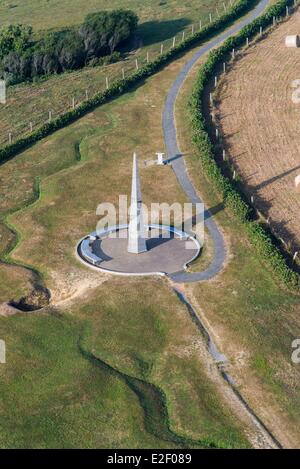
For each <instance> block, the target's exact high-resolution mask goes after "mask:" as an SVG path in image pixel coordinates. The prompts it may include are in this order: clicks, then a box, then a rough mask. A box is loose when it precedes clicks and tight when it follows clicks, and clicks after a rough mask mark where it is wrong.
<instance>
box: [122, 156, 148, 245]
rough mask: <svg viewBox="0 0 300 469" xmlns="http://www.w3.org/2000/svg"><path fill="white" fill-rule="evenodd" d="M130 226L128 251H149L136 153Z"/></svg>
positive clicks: (133, 169)
mask: <svg viewBox="0 0 300 469" xmlns="http://www.w3.org/2000/svg"><path fill="white" fill-rule="evenodd" d="M129 217H130V218H129V226H128V248H127V250H128V252H129V253H132V254H140V253H141V252H145V251H147V244H146V236H145V233H146V230H145V225H144V217H143V209H142V194H141V184H140V176H139V168H138V159H137V155H136V153H134V154H133V167H132V187H131V205H130V216H129Z"/></svg>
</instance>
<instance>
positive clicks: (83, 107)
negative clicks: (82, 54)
mask: <svg viewBox="0 0 300 469" xmlns="http://www.w3.org/2000/svg"><path fill="white" fill-rule="evenodd" d="M256 2H257V0H240V1H239V2H238V3H237V4H236V5H234V6H233V7H231V8H230V9H229V10H228V11H227V13H226V14H224V15H222V16H220V17H219V18H218V19H216V20H215V21H213V22H212V23H210V24H208V25H207V26H205V27H203V28H202V30H201V31H199V32H198V33H196V34H194V35H193V36H191V37H190V38H187V39H186V40H185V41H182V42H181V43H180V44H178V45H177V46H176V47H174V48H172V49H170V50H169V51H167V52H166V53H164V54H162V55H160V56H159V57H158V58H157V59H156V60H154V61H153V62H151V63H149V64H147V65H145V66H144V67H142V68H140V70H138V71H136V72H135V73H133V74H132V75H130V76H129V77H127V78H125V79H124V80H123V79H120V80H118V81H116V82H114V83H113V84H112V85H111V86H110V88H109V89H108V90H105V91H103V92H100V93H97V94H96V95H95V96H93V97H92V98H90V99H88V100H86V101H84V102H82V103H81V104H80V105H79V106H77V107H76V109H74V110H70V111H68V112H67V113H65V114H64V115H63V116H60V117H58V118H56V119H53V120H52V121H51V122H49V123H46V124H44V125H43V126H41V127H39V128H38V129H37V130H35V131H33V132H31V133H30V134H28V135H26V136H24V137H22V138H19V139H18V140H16V141H15V142H14V143H12V144H8V145H6V146H4V147H3V148H2V149H1V150H0V161H5V160H7V159H9V158H11V157H13V156H14V155H16V154H17V153H18V152H20V151H21V150H24V149H25V148H27V147H28V146H30V145H32V144H33V143H35V142H37V141H39V140H41V139H42V138H44V137H46V136H47V135H50V134H51V133H52V132H54V131H56V130H58V129H61V128H63V127H65V126H66V125H68V124H71V123H72V122H74V121H75V120H77V119H79V118H80V117H82V116H83V115H84V114H86V113H87V112H89V111H91V110H92V109H94V108H95V107H96V106H99V105H101V104H104V103H106V102H108V101H109V100H111V99H112V98H114V97H116V96H118V95H121V94H123V93H124V92H126V91H127V90H129V89H131V88H132V87H133V86H135V85H137V84H138V83H140V82H141V81H142V80H144V79H145V78H147V77H149V76H151V75H153V74H154V73H155V72H157V71H158V70H160V69H161V68H162V67H163V66H164V65H166V64H167V63H169V62H170V61H171V60H172V59H174V58H175V57H177V56H178V55H180V54H181V53H183V52H185V51H186V50H188V49H189V48H191V47H192V46H194V45H195V44H198V43H199V42H201V41H204V40H207V39H209V38H210V37H212V36H214V35H215V34H216V33H218V32H220V31H221V30H223V29H224V28H225V27H226V26H228V25H229V24H231V23H232V22H233V21H234V20H236V19H237V18H239V17H240V16H242V15H243V14H245V13H246V12H247V11H249V10H250V9H251V7H253V5H254V4H255V3H256Z"/></svg>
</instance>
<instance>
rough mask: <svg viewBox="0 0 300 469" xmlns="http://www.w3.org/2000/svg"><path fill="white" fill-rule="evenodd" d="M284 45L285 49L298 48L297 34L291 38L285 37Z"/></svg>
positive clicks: (299, 41)
mask: <svg viewBox="0 0 300 469" xmlns="http://www.w3.org/2000/svg"><path fill="white" fill-rule="evenodd" d="M285 45H286V47H299V46H300V39H299V36H298V34H295V35H293V36H286V38H285Z"/></svg>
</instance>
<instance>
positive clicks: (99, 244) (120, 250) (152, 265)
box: [77, 225, 201, 275]
mask: <svg viewBox="0 0 300 469" xmlns="http://www.w3.org/2000/svg"><path fill="white" fill-rule="evenodd" d="M147 228H148V229H149V233H151V235H149V239H147V249H148V251H147V252H143V253H141V254H130V253H128V252H127V244H128V237H127V230H128V226H127V225H122V226H118V227H111V228H108V229H107V230H103V231H102V232H100V233H98V234H96V233H92V234H90V235H89V236H87V237H86V238H84V239H83V240H81V242H80V243H79V245H78V248H77V254H78V255H79V257H80V259H81V261H83V262H84V263H86V264H88V265H90V266H91V267H93V268H96V269H99V270H101V271H104V272H109V273H114V274H119V275H154V274H160V275H166V274H172V273H175V272H178V271H181V270H183V269H185V268H186V265H187V264H188V263H190V262H191V261H192V260H194V259H195V258H196V257H197V256H198V255H199V252H200V249H201V247H200V244H199V242H198V240H197V239H196V238H195V237H194V235H190V234H187V233H184V232H182V231H179V230H176V229H174V228H172V227H166V226H161V225H149V227H147ZM111 234H114V235H116V237H111Z"/></svg>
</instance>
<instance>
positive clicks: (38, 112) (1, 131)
mask: <svg viewBox="0 0 300 469" xmlns="http://www.w3.org/2000/svg"><path fill="white" fill-rule="evenodd" d="M78 5H81V7H80V8H79V6H78ZM121 7H124V8H132V9H133V10H134V11H135V12H137V13H138V15H139V18H140V25H139V28H138V32H137V39H136V41H135V45H134V46H133V50H132V52H131V53H130V54H129V55H127V57H126V59H125V60H123V61H121V62H118V63H116V64H112V65H108V66H105V67H103V66H102V67H95V68H85V69H83V70H81V71H74V72H71V73H65V74H62V75H59V76H53V77H52V78H50V79H48V80H46V81H41V82H39V83H35V84H22V85H16V86H12V87H9V88H8V92H7V104H6V105H5V106H4V107H1V109H2V110H3V111H4V112H1V116H0V144H1V143H2V144H4V143H7V141H8V133H9V132H12V134H13V138H14V139H16V138H17V136H19V135H21V134H24V132H28V131H29V125H30V122H32V124H33V126H34V127H36V126H40V125H41V124H43V123H45V122H46V121H47V119H48V114H49V111H52V115H53V117H55V116H57V115H60V114H63V113H64V112H65V111H66V110H67V109H70V108H71V106H72V99H73V98H74V99H75V102H76V104H78V103H79V102H81V101H83V100H84V99H86V92H87V93H88V96H90V97H91V96H93V95H94V94H95V93H96V92H99V91H100V90H104V89H105V87H106V77H109V81H110V83H111V82H112V81H113V80H115V79H116V78H120V77H121V76H122V68H124V70H125V75H128V74H130V73H132V71H134V70H135V67H136V63H135V59H136V58H138V60H139V65H140V66H141V65H142V64H143V63H145V62H146V54H147V53H148V54H149V59H150V60H151V59H153V58H154V57H157V55H158V54H159V53H160V47H161V43H163V44H164V48H165V50H167V49H169V48H170V47H171V46H172V42H173V37H174V36H177V41H180V40H181V39H182V32H183V31H185V33H186V37H187V36H188V35H190V34H191V28H192V24H194V27H195V31H196V28H198V29H199V21H200V20H201V21H202V22H203V24H205V23H207V22H208V21H209V19H208V14H209V13H210V12H213V14H214V13H215V12H216V7H219V10H218V11H219V12H220V13H221V12H222V11H224V10H223V2H222V1H220V0H209V1H204V0H201V1H200V2H199V1H195V0H191V1H190V2H187V3H185V4H184V5H183V4H182V2H180V1H178V0H168V1H159V0H155V1H154V2H153V1H149V0H148V1H146V2H144V1H143V2H141V1H137V0H127V1H124V0H123V1H122V2H116V1H115V0H114V1H112V2H109V7H108V3H107V2H105V1H104V0H100V1H93V0H88V1H87V2H84V4H82V1H80V0H77V1H70V0H64V1H62V2H57V1H55V0H51V1H45V2H44V1H42V2H40V1H36V0H31V1H26V2H21V1H20V2H14V4H13V8H11V3H10V2H2V4H0V16H1V21H2V23H4V24H6V23H10V22H16V23H18V22H22V23H24V24H28V23H29V24H32V26H33V27H34V28H35V30H39V29H51V28H58V29H59V28H63V27H65V26H70V25H74V24H79V23H80V22H81V21H82V19H83V18H84V17H85V15H86V14H88V13H90V12H94V11H99V10H101V9H107V8H109V9H112V8H121ZM215 14H216V13H215Z"/></svg>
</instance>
